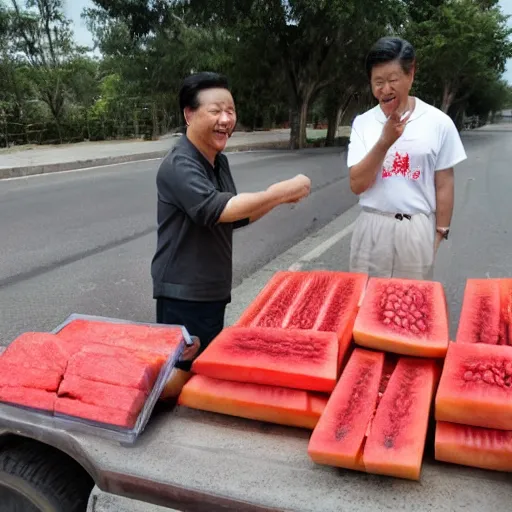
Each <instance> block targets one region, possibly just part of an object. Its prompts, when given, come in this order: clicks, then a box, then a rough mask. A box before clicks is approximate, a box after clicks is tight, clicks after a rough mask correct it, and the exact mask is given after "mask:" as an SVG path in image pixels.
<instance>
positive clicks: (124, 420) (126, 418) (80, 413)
mask: <svg viewBox="0 0 512 512" xmlns="http://www.w3.org/2000/svg"><path fill="white" fill-rule="evenodd" d="M54 411H55V413H56V414H60V415H66V416H74V417H76V418H80V419H86V420H90V421H94V422H98V423H104V424H105V425H116V426H118V427H123V428H133V427H134V425H135V423H136V421H137V414H133V413H131V412H129V411H123V410H121V409H112V408H110V407H103V406H97V405H91V404H86V403H84V402H82V401H80V400H75V399H73V398H67V397H61V398H57V399H56V400H55V405H54Z"/></svg>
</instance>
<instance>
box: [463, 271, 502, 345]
mask: <svg viewBox="0 0 512 512" xmlns="http://www.w3.org/2000/svg"><path fill="white" fill-rule="evenodd" d="M511 283H512V280H511V279H468V280H467V281H466V288H465V290H464V299H463V302H462V311H461V314H460V321H459V327H458V330H457V336H456V341H457V342H458V343H484V344H489V345H512V339H511V336H512V330H511V319H512V314H511V313H512V305H511V297H512V284H511Z"/></svg>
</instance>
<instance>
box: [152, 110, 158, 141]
mask: <svg viewBox="0 0 512 512" xmlns="http://www.w3.org/2000/svg"><path fill="white" fill-rule="evenodd" d="M151 113H152V117H153V133H152V134H151V139H152V140H157V139H158V135H159V132H158V128H159V127H158V109H157V106H156V103H155V102H153V103H152V106H151Z"/></svg>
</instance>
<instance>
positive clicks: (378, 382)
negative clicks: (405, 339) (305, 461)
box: [308, 348, 439, 480]
mask: <svg viewBox="0 0 512 512" xmlns="http://www.w3.org/2000/svg"><path fill="white" fill-rule="evenodd" d="M438 376H439V370H438V368H437V366H436V363H435V361H432V360H427V359H413V358H407V357H402V358H400V359H399V360H398V362H397V363H396V366H395V361H394V360H393V359H389V360H388V359H386V360H385V359H384V354H383V353H382V352H370V351H367V350H363V349H360V348H357V349H355V350H354V352H353V354H352V356H351V358H350V360H349V362H348V364H347V366H346V367H345V370H344V371H343V374H342V376H341V378H340V380H339V382H338V385H337V386H336V389H335V390H334V392H333V393H332V395H331V397H330V399H329V401H328V403H327V406H326V408H325V411H324V413H323V414H322V416H321V417H320V420H319V421H318V424H317V426H316V428H315V430H314V431H313V435H312V436H311V440H310V443H309V447H308V454H309V456H310V457H311V458H312V459H313V460H314V461H315V462H317V463H319V464H326V465H330V466H339V467H343V468H347V469H353V470H358V471H366V472H368V473H376V474H382V475H389V476H395V477H399V478H407V479H411V480H418V479H419V476H420V470H421V463H422V458H423V452H424V448H425V441H426V434H427V425H428V417H429V412H430V405H431V402H432V398H433V394H434V387H435V384H436V383H437V379H438Z"/></svg>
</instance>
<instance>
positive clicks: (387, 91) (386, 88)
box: [382, 81, 393, 95]
mask: <svg viewBox="0 0 512 512" xmlns="http://www.w3.org/2000/svg"><path fill="white" fill-rule="evenodd" d="M392 92H393V91H392V90H391V85H389V82H387V81H386V82H384V86H383V87H382V94H384V95H388V94H390V93H392Z"/></svg>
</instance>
